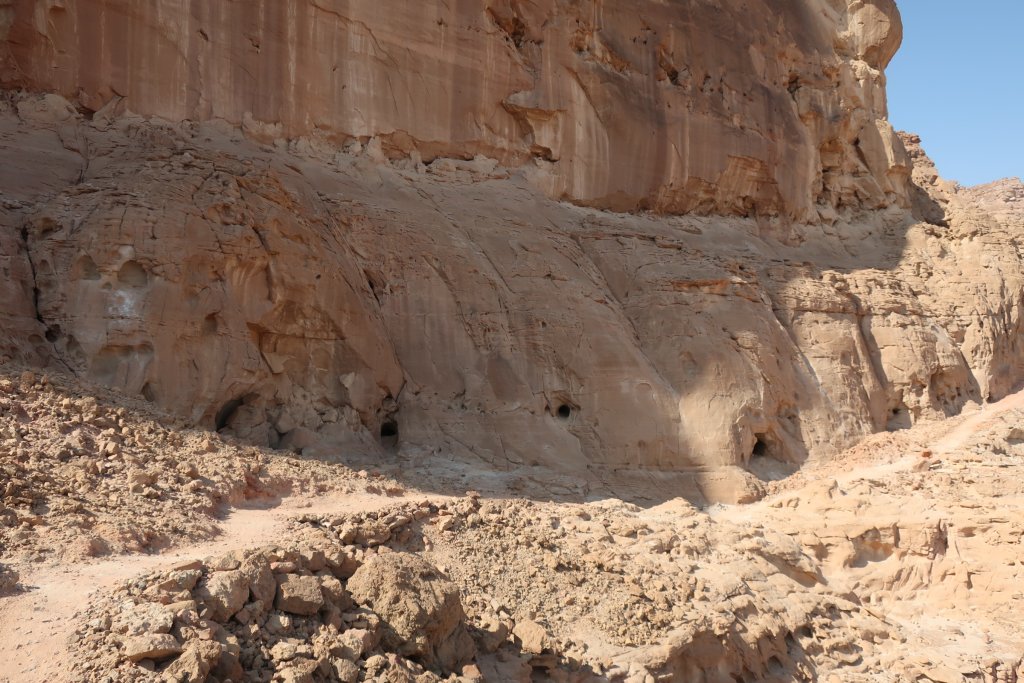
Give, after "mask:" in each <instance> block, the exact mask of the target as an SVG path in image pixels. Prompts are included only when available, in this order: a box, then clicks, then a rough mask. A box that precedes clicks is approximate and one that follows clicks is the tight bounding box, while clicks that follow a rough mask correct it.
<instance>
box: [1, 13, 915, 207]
mask: <svg viewBox="0 0 1024 683" xmlns="http://www.w3.org/2000/svg"><path fill="white" fill-rule="evenodd" d="M8 5H9V7H8V9H7V11H6V12H5V14H4V15H3V17H2V18H0V37H6V41H5V43H4V44H3V45H2V47H0V50H3V54H4V57H5V59H4V60H3V62H2V64H3V68H2V69H0V83H2V84H3V85H4V86H5V87H28V88H32V89H39V90H46V91H53V92H58V93H60V94H62V95H64V96H65V97H67V98H69V99H74V100H75V101H76V103H77V104H78V105H80V106H82V107H84V108H85V109H87V110H88V111H90V112H97V111H101V110H104V108H107V107H127V108H129V109H131V110H132V111H135V112H137V113H140V114H144V115H156V116H160V117H163V118H165V119H169V120H175V121H177V120H183V119H188V120H192V121H206V120H211V119H222V120H226V121H229V122H231V123H233V124H235V125H242V126H244V127H245V128H246V130H247V131H249V132H250V133H251V134H253V135H255V136H257V137H261V138H263V139H273V138H282V137H284V138H294V137H297V136H305V135H314V136H316V137H318V138H322V139H326V140H330V141H333V142H336V143H343V142H346V141H352V142H353V143H354V144H357V145H359V146H362V145H367V143H369V145H370V146H371V147H372V148H374V149H376V150H377V153H378V154H386V155H388V156H391V157H408V156H409V155H410V154H413V155H415V156H416V157H417V158H422V159H424V160H427V161H430V160H433V159H434V158H436V157H439V156H449V157H456V158H472V157H473V156H474V155H475V154H484V155H486V156H489V157H493V158H495V159H497V160H499V161H500V162H502V163H504V164H507V165H515V166H520V165H525V166H526V167H527V168H529V173H528V175H529V177H530V178H531V181H532V182H533V184H534V185H536V186H537V187H539V188H542V189H543V190H544V191H545V192H546V193H548V194H549V195H550V196H553V197H560V198H566V199H570V200H572V201H575V202H578V203H581V204H585V205H590V206H598V207H602V208H608V209H615V210H632V209H643V208H650V209H655V210H659V211H672V212H682V211H691V210H699V211H704V212H707V211H713V212H716V213H729V214H741V215H747V214H753V213H757V214H760V215H778V214H782V215H787V216H796V217H801V218H803V219H805V220H806V219H808V218H810V217H816V216H817V213H818V211H819V210H825V211H831V210H833V209H835V208H840V207H844V206H847V207H848V206H859V205H863V204H870V205H873V206H881V205H888V204H893V203H898V204H902V203H904V202H905V201H906V187H905V181H906V177H907V175H908V173H909V164H908V162H907V159H906V156H905V154H904V153H903V151H902V146H901V145H900V143H899V140H898V139H897V138H896V136H895V135H894V133H893V130H892V127H891V126H889V124H888V123H886V121H885V116H886V106H885V90H884V83H885V81H884V76H883V75H882V69H883V68H884V67H885V66H886V64H888V62H889V60H890V59H891V58H892V56H893V54H894V53H895V51H896V48H897V47H898V46H899V43H900V40H901V38H902V25H901V23H900V18H899V14H898V12H897V11H896V7H895V3H894V2H893V1H892V0H871V1H870V2H863V1H862V0H787V1H786V2H765V1H759V2H754V3H747V2H739V1H730V2H709V1H707V0H691V1H689V2H678V3H664V2H656V1H653V0H641V1H638V2H632V3H614V4H610V5H609V4H605V3H599V2H593V1H588V2H583V3H578V2H570V1H568V0H543V1H542V2H521V1H520V0H497V1H494V2H485V1H484V0H473V1H471V2H465V3H459V4H456V5H452V4H448V3H442V2H424V3H419V4H417V5H415V6H407V7H403V8H402V10H401V11H400V12H398V13H396V12H395V11H394V8H393V7H391V6H387V5H384V4H382V3H378V2H370V1H369V0H358V1H356V2H345V1H341V0H327V1H324V0H303V1H301V2H297V3H294V4H293V5H288V6H287V7H286V6H284V5H281V4H280V3H277V2H274V1H272V0H261V1H259V2H255V3H245V4H236V3H219V4H216V5H209V6H207V5H205V4H195V3H188V2H185V0H173V1H171V2H163V3H161V4H159V5H153V6H148V5H147V6H141V5H137V4H134V3H130V2H127V0H118V1H117V2H103V3H97V2H87V1H85V0H66V1H64V2H52V1H50V0H17V1H15V2H12V3H8ZM101 36H104V37H106V38H105V39H101Z"/></svg>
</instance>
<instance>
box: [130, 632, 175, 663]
mask: <svg viewBox="0 0 1024 683" xmlns="http://www.w3.org/2000/svg"><path fill="white" fill-rule="evenodd" d="M121 646H122V650H123V652H122V654H123V655H124V657H125V659H127V660H128V661H130V662H139V661H142V660H143V659H152V660H161V659H167V658H168V657H172V656H174V655H176V654H178V653H179V652H181V644H180V643H178V640H177V639H176V638H175V637H174V636H172V635H171V634H169V633H147V634H146V635H142V636H128V637H127V638H125V639H123V640H122V641H121Z"/></svg>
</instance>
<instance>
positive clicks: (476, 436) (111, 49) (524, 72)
mask: <svg viewBox="0 0 1024 683" xmlns="http://www.w3.org/2000/svg"><path fill="white" fill-rule="evenodd" d="M611 4H612V3H609V5H611ZM0 36H2V37H3V38H4V42H3V43H2V45H3V48H2V49H3V62H2V70H0V75H2V78H3V82H4V84H5V86H6V88H7V90H6V91H5V92H4V93H3V96H2V97H0V146H2V149H3V154H4V158H5V161H7V162H8V163H5V164H4V165H0V190H2V192H3V203H2V204H0V227H2V228H3V229H2V230H0V268H2V271H3V274H4V276H5V277H4V278H3V279H2V280H0V321H2V322H3V334H2V336H0V352H2V356H3V357H5V358H14V359H18V360H20V361H23V362H29V363H33V364H37V365H44V366H46V365H49V366H52V367H60V368H63V369H65V370H70V371H72V372H74V373H76V374H78V375H80V376H82V377H86V378H89V379H92V380H95V381H99V382H101V383H104V384H107V385H110V386H113V387H116V388H118V389H120V390H123V391H125V392H128V393H130V394H133V395H138V396H140V397H143V398H144V399H146V400H149V401H152V402H153V403H155V404H157V405H159V406H160V407H162V408H164V409H166V410H169V411H172V412H174V413H177V414H180V415H182V416H184V417H187V418H188V419H190V420H192V421H194V422H195V423H197V424H200V425H202V426H204V427H208V428H216V429H221V430H223V431H225V432H226V433H231V434H234V435H236V436H238V437H240V438H243V439H245V440H247V441H249V442H251V443H257V444H261V445H268V446H273V447H278V448H288V449H293V450H297V451H301V452H302V453H303V454H305V455H307V456H311V457H312V456H316V457H333V456H336V455H339V454H352V453H357V454H358V453H361V454H364V455H369V456H371V457H384V455H385V453H386V452H387V450H388V449H399V450H400V451H401V452H403V453H404V454H408V455H410V456H414V455H415V454H416V453H421V452H424V451H434V452H440V453H445V454H454V455H457V456H464V457H467V458H478V459H481V460H483V461H485V462H487V463H488V464H491V465H494V466H497V467H499V468H505V469H514V468H526V467H529V466H532V465H544V466H548V467H557V468H562V469H565V470H568V471H571V472H574V473H580V475H581V477H582V476H583V474H584V473H590V474H595V475H596V476H599V477H603V478H604V479H605V480H616V479H618V478H622V477H624V476H626V475H625V474H623V472H624V471H628V472H631V473H633V474H634V475H635V474H636V473H637V472H642V473H644V474H643V476H645V477H649V479H647V480H645V485H649V486H650V485H657V482H658V481H667V480H664V479H658V477H660V476H661V475H662V474H664V473H665V472H691V471H696V472H699V473H700V475H699V477H698V478H697V480H696V483H697V485H698V487H699V489H700V490H699V491H698V492H697V493H699V494H703V495H704V496H705V497H706V498H710V499H724V500H737V499H745V498H749V497H752V496H756V495H757V483H756V482H755V481H753V480H752V479H751V478H750V477H749V476H747V475H746V474H745V471H746V470H748V469H752V470H754V471H761V472H769V473H770V472H771V471H778V468H785V467H786V466H795V465H798V464H799V463H801V462H803V461H805V460H806V459H807V458H809V457H825V456H827V455H829V454H831V453H834V452H835V451H836V450H837V449H839V448H842V447H844V446H846V445H849V444H850V443H852V442H853V441H855V440H857V439H859V438H861V437H863V436H864V435H866V434H870V433H872V432H875V431H879V430H884V429H895V428H899V427H902V426H905V425H908V424H911V423H913V422H914V421H916V420H920V419H927V418H932V417H939V416H943V415H948V414H953V413H955V412H957V411H959V410H960V409H961V408H962V407H963V406H964V405H965V404H966V403H967V402H968V401H972V400H982V399H985V398H996V397H999V396H1001V395H1003V394H1005V392H1007V391H1009V390H1010V389H1011V388H1012V387H1013V386H1014V385H1015V384H1016V383H1017V382H1018V381H1019V380H1020V379H1021V377H1024V372H1022V370H1024V349H1021V347H1020V345H1019V343H1018V342H1017V339H1019V337H1020V332H1021V330H1020V318H1021V316H1020V311H1021V296H1020V293H1021V287H1022V283H1024V267H1022V261H1021V257H1020V255H1019V254H1018V253H1017V252H1016V251H1015V250H1008V249H1006V248H1005V245H1006V244H1007V243H1008V242H1009V241H1010V239H1011V237H1010V235H1012V234H1013V232H1014V231H1015V230H1018V231H1019V229H1020V227H1021V214H1020V210H1019V209H1017V208H1015V207H1016V206H1019V205H1018V204H1012V203H1010V201H1009V200H1006V201H1005V202H1004V201H1003V200H1002V199H1000V198H1001V197H1003V194H999V193H998V192H996V191H995V190H993V191H992V192H989V193H988V194H984V195H978V196H975V195H973V194H971V193H970V192H967V191H964V190H961V189H958V188H956V187H952V186H946V185H943V184H942V183H940V182H939V181H937V180H936V176H935V174H934V169H931V167H930V163H929V162H927V158H926V157H924V155H923V153H922V152H920V150H919V149H917V147H916V143H915V142H914V141H913V140H912V139H910V138H908V141H909V142H911V146H912V151H913V155H914V161H915V162H916V163H917V167H916V169H915V170H914V176H913V178H911V165H910V164H911V162H910V156H909V155H908V154H907V153H906V152H905V150H904V145H903V143H902V142H901V141H900V140H899V138H897V137H896V136H895V135H894V133H893V132H892V129H891V127H890V126H889V124H888V123H887V122H886V121H885V118H884V116H885V91H884V76H883V74H882V69H883V68H884V66H885V65H886V64H887V62H888V60H889V59H890V58H891V57H892V54H893V52H894V51H895V49H896V47H897V46H898V44H899V39H900V24H899V18H898V15H897V14H896V11H895V8H894V6H893V5H892V3H889V2H860V1H859V0H858V1H856V2H849V3H845V2H836V1H831V2H825V1H824V0H806V1H804V2H795V1H794V2H784V3H767V2H765V3H758V2H739V1H736V2H724V3H723V2H716V3H703V2H698V1H696V0H692V1H687V2H682V1H680V2H671V3H660V2H653V1H650V2H640V1H638V2H630V3H614V7H611V6H605V5H602V4H598V3H593V2H568V1H566V2H559V1H557V0H542V1H538V2H534V3H516V2H508V1H505V2H491V3H485V2H457V3H433V2H420V3H402V4H401V5H400V6H399V7H397V8H396V6H395V5H394V4H391V3H382V2H376V3H370V2H365V3H364V2H360V1H356V0H353V1H350V2H340V1H337V2H329V1H328V0H319V1H318V2H294V3H279V2H269V1H268V2H265V3H260V2H256V1H253V2H245V3H242V2H217V3H183V2H171V1H169V0H167V1H164V2H154V3H128V2H73V1H71V0H64V2H59V3H58V2H42V1H40V2H30V1H27V0H14V1H13V2H10V1H8V2H6V3H3V4H0ZM19 88H24V89H27V90H28V91H31V92H20V93H19V92H17V91H16V90H17V89H19ZM929 169H931V170H929ZM1000 187H1001V188H1002V186H1000ZM1016 187H1017V186H1015V185H1012V184H1011V185H1008V186H1006V188H1002V189H1000V192H1002V190H1003V189H1005V190H1006V192H1009V193H1010V195H1012V194H1013V192H1015V191H1016V190H1015V189H1014V188H1016ZM1007 188H1008V189H1007ZM1004 194H1005V193H1004ZM1010 195H1007V196H1010ZM1014 196H1015V195H1014ZM566 200H568V201H566ZM919 221H920V222H919ZM773 468H775V470H773ZM652 482H654V483H652ZM673 485H675V484H673ZM688 490H689V489H687V491H688ZM681 491H682V489H681ZM684 492H685V491H684Z"/></svg>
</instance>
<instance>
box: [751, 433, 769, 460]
mask: <svg viewBox="0 0 1024 683" xmlns="http://www.w3.org/2000/svg"><path fill="white" fill-rule="evenodd" d="M750 455H751V456H752V457H755V458H763V457H765V456H766V455H768V444H767V443H766V442H765V440H764V439H763V438H762V437H761V436H758V437H757V441H755V442H754V450H752V451H751V452H750Z"/></svg>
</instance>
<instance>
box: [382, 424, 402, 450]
mask: <svg viewBox="0 0 1024 683" xmlns="http://www.w3.org/2000/svg"><path fill="white" fill-rule="evenodd" d="M380 440H381V443H382V444H384V445H385V446H393V445H394V444H396V443H397V442H398V421H397V420H393V419H392V420H384V422H381V424H380Z"/></svg>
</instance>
